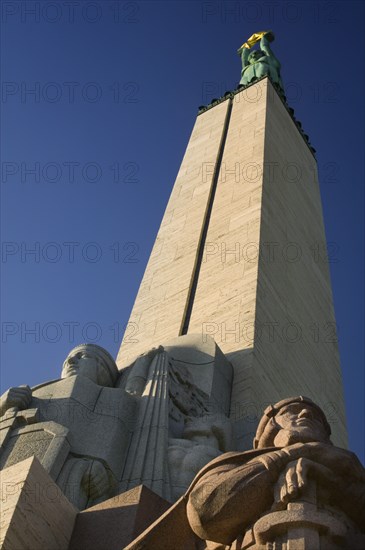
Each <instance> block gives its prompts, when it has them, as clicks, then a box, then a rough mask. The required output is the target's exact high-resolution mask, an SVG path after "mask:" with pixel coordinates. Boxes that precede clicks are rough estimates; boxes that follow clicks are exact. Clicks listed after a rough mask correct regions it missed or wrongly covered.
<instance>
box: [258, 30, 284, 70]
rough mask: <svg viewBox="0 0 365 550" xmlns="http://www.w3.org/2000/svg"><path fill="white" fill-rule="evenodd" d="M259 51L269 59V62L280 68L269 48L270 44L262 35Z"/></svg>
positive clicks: (265, 36)
mask: <svg viewBox="0 0 365 550" xmlns="http://www.w3.org/2000/svg"><path fill="white" fill-rule="evenodd" d="M260 50H262V51H263V52H264V53H265V55H267V56H268V57H270V59H271V61H273V62H274V63H275V64H276V65H277V66H278V67H279V68H280V62H279V60H278V59H277V57H276V56H275V54H274V52H273V51H272V49H271V48H270V42H269V40H268V38H267V35H265V34H264V36H263V37H262V38H261V40H260Z"/></svg>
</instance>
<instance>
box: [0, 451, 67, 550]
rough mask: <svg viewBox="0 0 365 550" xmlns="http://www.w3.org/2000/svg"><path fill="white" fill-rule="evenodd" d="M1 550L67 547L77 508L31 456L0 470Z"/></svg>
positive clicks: (35, 549) (51, 549)
mask: <svg viewBox="0 0 365 550" xmlns="http://www.w3.org/2000/svg"><path fill="white" fill-rule="evenodd" d="M0 480H1V481H0V487H1V537H0V548H2V549H3V550H68V546H69V541H70V538H71V533H72V530H73V526H74V523H75V519H76V515H77V509H76V508H75V507H74V506H73V505H72V504H71V503H70V502H69V501H68V500H67V498H66V497H65V496H64V495H63V493H62V491H61V490H60V488H59V487H58V486H57V485H56V484H55V482H54V481H53V480H52V479H51V478H50V476H49V475H48V473H47V472H46V471H45V469H44V468H43V467H42V466H41V464H40V463H39V462H38V460H37V459H36V458H35V457H32V458H28V459H27V460H23V461H22V462H18V463H17V464H15V465H13V466H10V467H9V468H5V469H4V470H2V471H1V473H0Z"/></svg>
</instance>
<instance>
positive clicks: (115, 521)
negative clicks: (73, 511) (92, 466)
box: [69, 485, 170, 550]
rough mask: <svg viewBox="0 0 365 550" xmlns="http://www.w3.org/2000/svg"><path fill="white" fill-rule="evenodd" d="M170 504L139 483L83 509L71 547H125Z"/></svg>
mask: <svg viewBox="0 0 365 550" xmlns="http://www.w3.org/2000/svg"><path fill="white" fill-rule="evenodd" d="M169 507H170V503H168V502H166V501H165V500H164V499H162V498H161V497H159V496H158V495H156V494H155V493H153V492H152V491H150V489H148V488H147V487H144V486H143V485H140V486H139V487H135V488H134V489H131V490H130V491H127V492H125V493H122V494H120V495H118V496H116V497H113V498H111V499H109V500H106V501H105V502H102V503H100V504H97V505H96V506H92V507H91V508H88V509H87V510H85V511H83V512H80V513H79V514H78V516H77V519H76V523H75V528H74V531H73V533H72V539H71V542H70V546H69V550H80V549H81V548H85V549H86V548H87V549H89V550H105V549H108V550H122V548H125V546H126V545H127V544H128V543H129V542H130V541H131V540H133V539H134V538H135V537H137V536H138V535H139V534H140V533H141V532H142V531H143V530H144V529H146V528H147V527H148V526H149V525H150V524H151V523H152V522H154V521H155V520H156V519H157V518H158V517H159V516H160V515H161V514H162V513H163V512H165V511H166V510H167V509H168V508H169Z"/></svg>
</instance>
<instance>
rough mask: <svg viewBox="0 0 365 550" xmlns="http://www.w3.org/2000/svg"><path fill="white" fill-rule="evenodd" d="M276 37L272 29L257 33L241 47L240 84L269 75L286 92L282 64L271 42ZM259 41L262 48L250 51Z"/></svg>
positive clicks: (281, 90) (239, 52)
mask: <svg viewBox="0 0 365 550" xmlns="http://www.w3.org/2000/svg"><path fill="white" fill-rule="evenodd" d="M274 38H275V36H274V33H273V32H272V31H263V32H259V33H255V34H253V35H252V36H251V37H250V38H249V39H248V40H247V42H245V43H244V44H242V46H241V47H240V48H239V50H238V52H237V53H238V54H239V55H240V56H241V61H242V72H241V80H240V84H243V85H244V86H246V85H247V84H251V83H252V82H254V81H255V80H257V79H259V78H261V77H263V76H266V75H267V76H269V77H270V78H271V80H272V82H273V83H274V84H276V86H277V88H278V90H279V91H280V92H281V93H282V94H284V86H283V82H282V80H281V76H280V68H281V65H280V62H279V60H278V59H277V57H276V56H275V54H274V53H273V51H272V50H271V48H270V42H272V41H273V40H274ZM258 41H260V49H259V50H252V51H251V52H250V49H251V48H252V46H253V45H254V44H256V43H257V42H258Z"/></svg>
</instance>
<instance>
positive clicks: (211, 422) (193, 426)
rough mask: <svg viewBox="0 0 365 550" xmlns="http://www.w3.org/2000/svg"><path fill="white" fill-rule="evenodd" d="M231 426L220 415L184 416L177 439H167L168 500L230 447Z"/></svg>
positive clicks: (227, 420)
mask: <svg viewBox="0 0 365 550" xmlns="http://www.w3.org/2000/svg"><path fill="white" fill-rule="evenodd" d="M231 431H232V427H231V423H230V420H229V418H227V416H226V415H224V414H210V415H209V414H206V415H204V416H200V417H191V418H189V419H187V421H186V423H185V428H184V431H183V434H182V437H181V438H170V439H169V447H168V463H169V471H170V479H171V491H172V500H173V501H175V500H177V499H178V498H180V497H181V496H182V495H183V494H184V493H185V491H186V490H187V488H188V487H189V485H190V483H191V482H192V480H193V479H194V477H195V475H196V474H197V473H198V472H199V470H201V468H202V467H203V466H205V465H206V464H207V462H210V461H211V460H212V459H213V458H216V457H217V456H220V455H221V454H222V453H223V452H225V451H226V450H227V449H229V447H230V443H231V438H232V434H231Z"/></svg>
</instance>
